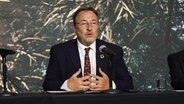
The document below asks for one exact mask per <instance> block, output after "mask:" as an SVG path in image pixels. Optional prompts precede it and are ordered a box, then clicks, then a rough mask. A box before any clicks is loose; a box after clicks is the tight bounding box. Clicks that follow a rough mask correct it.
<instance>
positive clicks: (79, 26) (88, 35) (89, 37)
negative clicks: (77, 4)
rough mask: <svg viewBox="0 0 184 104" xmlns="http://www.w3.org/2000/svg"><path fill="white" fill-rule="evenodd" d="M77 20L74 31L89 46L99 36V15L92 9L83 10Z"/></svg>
mask: <svg viewBox="0 0 184 104" xmlns="http://www.w3.org/2000/svg"><path fill="white" fill-rule="evenodd" d="M75 21H76V23H75V24H76V25H75V26H74V31H75V33H76V35H77V38H78V39H79V41H80V42H81V43H82V44H83V45H86V46H89V45H90V44H91V43H93V42H94V41H95V40H96V38H97V37H98V31H99V23H98V17H97V16H96V14H94V13H93V12H92V11H81V12H80V13H79V14H78V15H77V17H76V19H75Z"/></svg>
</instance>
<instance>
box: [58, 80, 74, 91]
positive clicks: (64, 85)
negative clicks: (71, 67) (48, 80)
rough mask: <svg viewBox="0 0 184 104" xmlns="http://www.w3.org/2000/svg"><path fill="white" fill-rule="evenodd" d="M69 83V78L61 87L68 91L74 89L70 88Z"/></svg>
mask: <svg viewBox="0 0 184 104" xmlns="http://www.w3.org/2000/svg"><path fill="white" fill-rule="evenodd" d="M67 83H68V80H65V82H64V83H63V85H62V86H61V89H62V90H66V91H72V90H71V89H69V88H68V86H67Z"/></svg>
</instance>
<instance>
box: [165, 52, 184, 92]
mask: <svg viewBox="0 0 184 104" xmlns="http://www.w3.org/2000/svg"><path fill="white" fill-rule="evenodd" d="M167 61H168V65H169V68H170V71H169V74H170V76H171V86H172V87H173V88H174V89H175V90H184V50H182V51H180V52H177V53H174V54H171V55H169V56H168V58H167Z"/></svg>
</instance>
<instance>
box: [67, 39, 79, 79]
mask: <svg viewBox="0 0 184 104" xmlns="http://www.w3.org/2000/svg"><path fill="white" fill-rule="evenodd" d="M69 52H70V57H71V59H72V63H73V64H74V66H75V68H74V69H73V70H76V71H77V70H78V69H79V68H81V63H80V57H79V51H78V47H77V40H76V39H75V40H74V41H72V42H71V44H70V48H69ZM79 76H82V73H80V75H79Z"/></svg>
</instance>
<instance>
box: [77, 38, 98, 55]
mask: <svg viewBox="0 0 184 104" xmlns="http://www.w3.org/2000/svg"><path fill="white" fill-rule="evenodd" d="M77 44H78V47H79V49H81V50H84V49H85V48H89V47H90V48H91V50H93V51H94V52H96V41H94V42H93V43H92V44H91V45H89V46H85V45H83V44H82V43H81V42H80V41H79V40H78V39H77Z"/></svg>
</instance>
